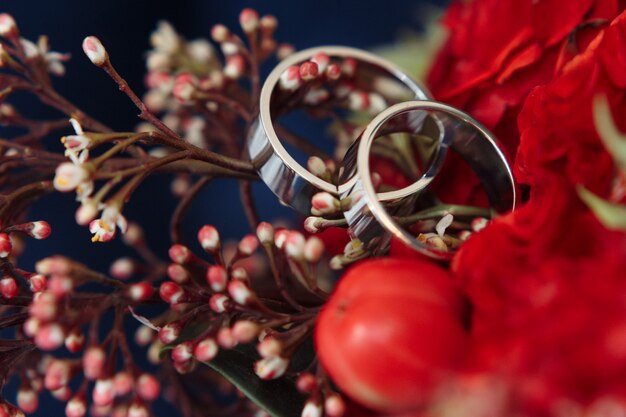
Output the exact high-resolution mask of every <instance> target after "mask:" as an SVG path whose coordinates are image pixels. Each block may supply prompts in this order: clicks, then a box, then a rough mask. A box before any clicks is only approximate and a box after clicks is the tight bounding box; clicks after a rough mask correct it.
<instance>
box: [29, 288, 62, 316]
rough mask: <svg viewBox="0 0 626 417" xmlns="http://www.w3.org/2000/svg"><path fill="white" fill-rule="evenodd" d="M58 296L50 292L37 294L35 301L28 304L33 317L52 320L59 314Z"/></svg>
mask: <svg viewBox="0 0 626 417" xmlns="http://www.w3.org/2000/svg"><path fill="white" fill-rule="evenodd" d="M57 310H58V308H57V298H56V297H55V296H54V294H52V293H50V292H40V293H37V294H35V296H34V297H33V301H32V302H31V304H30V305H29V306H28V312H29V314H30V315H31V316H32V317H35V318H37V319H39V320H41V321H50V320H52V319H54V318H55V317H56V314H57Z"/></svg>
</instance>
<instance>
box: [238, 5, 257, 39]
mask: <svg viewBox="0 0 626 417" xmlns="http://www.w3.org/2000/svg"><path fill="white" fill-rule="evenodd" d="M239 24H240V25H241V29H243V31H244V33H247V34H250V33H254V32H256V31H257V30H258V29H259V14H258V13H257V11H256V10H254V9H250V8H246V9H243V10H242V11H241V13H239Z"/></svg>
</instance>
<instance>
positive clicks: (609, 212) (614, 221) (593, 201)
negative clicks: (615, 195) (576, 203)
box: [578, 186, 626, 231]
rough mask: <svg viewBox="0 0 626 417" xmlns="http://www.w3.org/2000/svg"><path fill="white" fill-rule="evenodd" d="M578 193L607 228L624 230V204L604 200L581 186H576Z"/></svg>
mask: <svg viewBox="0 0 626 417" xmlns="http://www.w3.org/2000/svg"><path fill="white" fill-rule="evenodd" d="M578 195H579V196H580V198H581V199H582V200H583V201H584V202H585V204H587V206H589V208H590V209H591V211H593V213H594V214H595V215H596V217H597V218H598V220H600V223H602V224H603V225H604V226H605V227H606V228H607V229H610V230H624V231H626V206H622V205H619V204H614V203H611V202H610V201H607V200H604V199H602V198H600V197H598V196H597V195H595V194H594V193H592V192H591V191H589V190H587V189H586V188H585V187H583V186H579V187H578Z"/></svg>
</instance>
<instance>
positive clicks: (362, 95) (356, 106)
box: [348, 91, 370, 111]
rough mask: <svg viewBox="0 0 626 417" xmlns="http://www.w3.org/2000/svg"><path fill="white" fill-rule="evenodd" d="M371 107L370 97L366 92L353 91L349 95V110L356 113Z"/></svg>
mask: <svg viewBox="0 0 626 417" xmlns="http://www.w3.org/2000/svg"><path fill="white" fill-rule="evenodd" d="M369 106H370V98H369V95H368V94H367V93H366V92H364V91H353V92H351V93H350V95H348V108H349V109H350V110H355V111H363V110H367V108H368V107H369Z"/></svg>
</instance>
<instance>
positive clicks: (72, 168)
mask: <svg viewBox="0 0 626 417" xmlns="http://www.w3.org/2000/svg"><path fill="white" fill-rule="evenodd" d="M89 177H90V175H89V172H87V170H86V169H85V168H83V167H82V166H81V165H76V164H73V163H71V162H63V163H62V164H60V165H59V166H58V167H57V169H56V171H55V175H54V181H53V184H54V188H55V189H57V190H58V191H61V192H68V191H74V190H75V189H76V187H78V186H79V185H80V184H82V183H83V182H86V181H88V180H89Z"/></svg>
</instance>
